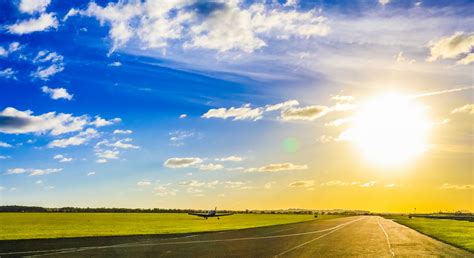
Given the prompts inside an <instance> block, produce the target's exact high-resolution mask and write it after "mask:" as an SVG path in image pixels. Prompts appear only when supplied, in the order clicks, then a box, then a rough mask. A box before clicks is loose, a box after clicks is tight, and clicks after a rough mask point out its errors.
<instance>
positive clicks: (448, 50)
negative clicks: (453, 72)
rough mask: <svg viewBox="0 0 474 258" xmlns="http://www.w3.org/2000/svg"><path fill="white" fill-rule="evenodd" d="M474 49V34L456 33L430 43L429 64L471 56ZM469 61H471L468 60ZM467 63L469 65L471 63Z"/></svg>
mask: <svg viewBox="0 0 474 258" xmlns="http://www.w3.org/2000/svg"><path fill="white" fill-rule="evenodd" d="M473 47H474V33H464V32H456V33H454V34H453V35H451V36H447V37H444V38H441V39H439V40H438V41H436V42H431V43H430V52H431V56H430V57H429V58H428V61H429V62H433V61H436V60H438V59H455V58H458V57H459V56H461V55H463V54H469V53H470V52H471V49H472V48H473ZM468 60H469V59H468ZM468 60H466V61H461V62H463V63H464V62H466V63H467V64H468V63H469V62H467V61H468Z"/></svg>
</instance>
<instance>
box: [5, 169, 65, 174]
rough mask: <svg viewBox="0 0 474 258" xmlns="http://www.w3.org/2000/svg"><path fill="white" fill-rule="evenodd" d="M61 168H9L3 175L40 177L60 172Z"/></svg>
mask: <svg viewBox="0 0 474 258" xmlns="http://www.w3.org/2000/svg"><path fill="white" fill-rule="evenodd" d="M62 170H63V169H62V168H46V169H33V168H11V169H7V172H6V173H5V174H7V175H13V174H24V173H29V175H30V176H42V175H47V174H51V173H57V172H61V171H62Z"/></svg>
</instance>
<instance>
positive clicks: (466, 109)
mask: <svg viewBox="0 0 474 258" xmlns="http://www.w3.org/2000/svg"><path fill="white" fill-rule="evenodd" d="M456 113H467V114H474V104H466V105H464V106H462V107H457V108H455V109H453V110H452V111H451V114H456Z"/></svg>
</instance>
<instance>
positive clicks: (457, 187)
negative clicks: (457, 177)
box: [439, 183, 474, 190]
mask: <svg viewBox="0 0 474 258" xmlns="http://www.w3.org/2000/svg"><path fill="white" fill-rule="evenodd" d="M439 188H441V189H453V190H471V189H474V185H453V184H448V183H446V184H442V185H441V186H440V187H439Z"/></svg>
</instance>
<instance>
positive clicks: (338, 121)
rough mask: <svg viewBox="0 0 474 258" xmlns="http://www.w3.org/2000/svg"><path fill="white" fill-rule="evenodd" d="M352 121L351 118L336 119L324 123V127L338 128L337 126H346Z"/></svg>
mask: <svg viewBox="0 0 474 258" xmlns="http://www.w3.org/2000/svg"><path fill="white" fill-rule="evenodd" d="M352 120H353V118H352V117H346V118H338V119H336V120H333V121H330V122H327V123H325V124H324V126H335V127H338V126H341V125H344V124H347V123H349V122H351V121H352Z"/></svg>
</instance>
